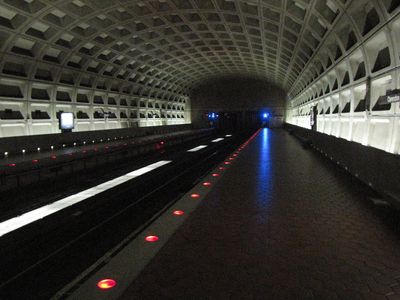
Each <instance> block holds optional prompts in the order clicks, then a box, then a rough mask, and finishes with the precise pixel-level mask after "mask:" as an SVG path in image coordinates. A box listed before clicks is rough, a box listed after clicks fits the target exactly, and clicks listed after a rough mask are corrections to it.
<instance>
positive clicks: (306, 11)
mask: <svg viewBox="0 0 400 300" xmlns="http://www.w3.org/2000/svg"><path fill="white" fill-rule="evenodd" d="M369 2H370V1H366V0H353V1H351V0H148V1H135V0H1V1H0V25H1V27H0V47H1V48H0V50H1V55H2V57H1V68H2V69H1V70H2V73H3V74H8V75H11V76H21V77H26V78H28V79H31V80H42V79H45V80H51V81H54V82H55V83H57V82H61V83H64V84H73V85H76V86H79V85H82V86H91V87H93V88H96V87H98V86H105V87H106V88H107V89H114V90H115V89H117V90H118V91H120V92H122V91H124V92H126V91H127V92H129V93H131V94H137V95H143V96H152V97H155V98H160V99H174V98H179V97H181V96H186V95H188V94H189V92H190V89H191V88H192V87H193V86H194V85H195V84H196V83H198V82H200V81H202V80H204V79H205V78H207V77H209V76H215V75H221V76H223V75H227V74H228V75H229V74H239V75H255V76H257V77H260V76H261V77H263V78H265V79H266V80H268V81H270V82H273V83H276V84H277V85H279V86H280V87H282V88H283V89H285V90H286V91H287V92H288V93H289V94H292V95H296V94H298V93H299V92H301V91H302V90H303V89H304V88H305V86H306V85H307V83H308V82H310V81H311V80H312V79H313V77H315V76H318V73H319V72H323V70H324V68H327V67H329V66H328V64H329V61H327V60H329V58H328V57H331V56H332V55H333V56H335V55H336V54H337V53H336V52H338V51H341V49H346V47H351V46H353V45H354V44H356V43H357V42H358V41H359V40H360V39H361V37H362V34H363V30H365V28H364V27H365V20H366V17H367V16H366V15H367V13H366V12H368V11H369V8H368V7H369V5H370V4H369ZM378 2H379V3H378V4H377V5H378V6H382V10H383V9H384V8H386V9H389V7H390V6H391V5H394V4H393V2H396V1H394V0H383V1H378ZM397 2H398V1H397ZM397 2H396V3H397ZM378 18H379V17H378ZM339 27H340V28H339ZM335 28H336V29H337V30H335V34H336V35H335V37H333V36H332V34H331V33H332V32H333V29H335ZM339 29H340V31H339ZM328 44H329V45H328ZM328 46H329V47H331V48H332V49H330V48H329V47H328ZM337 48H338V49H339V50H337ZM338 55H340V54H338ZM333 59H334V58H333ZM310 66H315V68H314V69H315V72H314V71H313V72H305V69H306V68H309V69H310ZM319 74H320V73H319Z"/></svg>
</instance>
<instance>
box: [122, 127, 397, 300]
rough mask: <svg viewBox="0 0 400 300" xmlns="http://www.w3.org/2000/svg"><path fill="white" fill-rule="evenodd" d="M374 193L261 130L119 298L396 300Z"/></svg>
mask: <svg viewBox="0 0 400 300" xmlns="http://www.w3.org/2000/svg"><path fill="white" fill-rule="evenodd" d="M370 197H373V193H372V192H371V191H370V190H369V189H368V188H366V187H365V186H364V185H362V184H360V183H359V182H357V181H354V180H353V179H352V178H351V177H350V176H349V175H348V174H347V173H345V172H344V171H342V170H341V169H339V168H336V167H334V166H333V165H332V163H331V162H330V161H328V160H326V159H323V158H322V157H320V156H319V155H318V154H316V153H315V152H313V151H310V150H307V149H304V148H303V147H301V145H300V144H299V143H298V141H297V140H295V139H294V138H293V137H292V136H290V135H289V134H287V133H286V132H284V131H283V130H271V129H263V130H261V131H260V133H259V134H258V136H257V137H256V138H255V139H254V140H253V141H252V142H251V143H250V144H249V145H248V146H247V147H246V148H244V150H243V151H242V152H241V153H240V155H239V156H238V157H237V159H236V160H235V161H234V162H233V164H232V166H231V167H230V168H229V169H228V170H226V174H225V175H224V176H223V177H222V178H221V180H220V181H219V182H218V183H217V184H216V185H215V186H214V188H213V190H212V191H211V192H210V193H209V194H208V196H207V197H206V198H205V199H204V200H203V202H202V204H201V205H200V206H199V208H198V209H197V210H196V211H195V212H194V213H193V214H192V215H191V216H190V217H189V218H188V220H187V221H186V222H185V223H184V224H183V226H182V227H180V228H179V229H178V231H177V232H176V233H175V234H174V235H173V236H172V238H171V239H170V240H169V241H168V243H167V244H166V245H165V246H164V247H163V248H162V250H161V251H160V252H159V253H158V254H157V255H156V256H155V258H154V259H153V260H152V261H151V262H150V264H149V265H148V266H147V267H146V268H145V269H144V270H143V272H142V273H141V274H140V276H139V277H138V278H137V279H136V281H134V282H133V283H132V285H131V286H130V287H129V288H128V289H127V290H126V292H125V294H124V295H123V297H122V299H160V298H163V299H211V298H212V299H239V298H240V299H400V268H399V266H400V251H399V249H400V239H399V234H398V233H396V231H395V230H394V229H393V228H391V227H390V226H387V225H388V224H387V223H386V222H384V220H383V219H384V218H382V215H381V214H379V213H377V209H376V208H374V207H373V206H372V205H371V204H370V201H368V199H369V198H370Z"/></svg>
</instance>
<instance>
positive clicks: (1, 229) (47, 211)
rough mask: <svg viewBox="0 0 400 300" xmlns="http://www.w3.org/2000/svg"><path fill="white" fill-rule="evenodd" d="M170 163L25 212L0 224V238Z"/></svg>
mask: <svg viewBox="0 0 400 300" xmlns="http://www.w3.org/2000/svg"><path fill="white" fill-rule="evenodd" d="M170 162H171V161H168V160H161V161H159V162H156V163H154V164H151V165H148V166H146V167H143V168H140V169H138V170H135V171H133V172H130V173H127V174H125V175H122V176H120V177H117V178H115V179H112V180H110V181H107V182H104V183H102V184H99V185H97V186H95V187H92V188H90V189H87V190H84V191H82V192H79V193H77V194H75V195H71V196H68V197H66V198H63V199H61V200H58V201H56V202H53V203H51V204H48V205H45V206H42V207H40V208H37V209H34V210H32V211H30V212H27V213H25V214H23V215H20V216H18V217H15V218H12V219H9V220H7V221H4V222H2V223H0V237H1V236H3V235H5V234H7V233H9V232H12V231H14V230H16V229H18V228H21V227H23V226H25V225H28V224H30V223H33V222H35V221H38V220H40V219H43V218H45V217H47V216H49V215H51V214H54V213H56V212H58V211H60V210H62V209H64V208H67V207H69V206H72V205H74V204H76V203H79V202H82V201H84V200H86V199H88V198H90V197H93V196H95V195H97V194H100V193H101V192H104V191H106V190H109V189H111V188H113V187H115V186H117V185H120V184H122V183H124V182H126V181H129V180H131V179H133V178H135V177H139V176H141V175H143V174H146V173H148V172H150V171H153V170H155V169H157V168H160V167H162V166H164V165H166V164H169V163H170Z"/></svg>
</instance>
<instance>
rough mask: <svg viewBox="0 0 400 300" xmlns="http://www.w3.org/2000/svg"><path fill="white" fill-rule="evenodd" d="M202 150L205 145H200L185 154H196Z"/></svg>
mask: <svg viewBox="0 0 400 300" xmlns="http://www.w3.org/2000/svg"><path fill="white" fill-rule="evenodd" d="M204 148H207V145H200V146H198V147H196V148H193V149H190V150H188V151H187V152H197V151H200V150H201V149H204Z"/></svg>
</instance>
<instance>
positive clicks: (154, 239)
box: [145, 235, 159, 243]
mask: <svg viewBox="0 0 400 300" xmlns="http://www.w3.org/2000/svg"><path fill="white" fill-rule="evenodd" d="M145 240H146V242H149V243H154V242H157V241H158V240H159V238H158V236H156V235H148V236H146V237H145Z"/></svg>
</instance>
